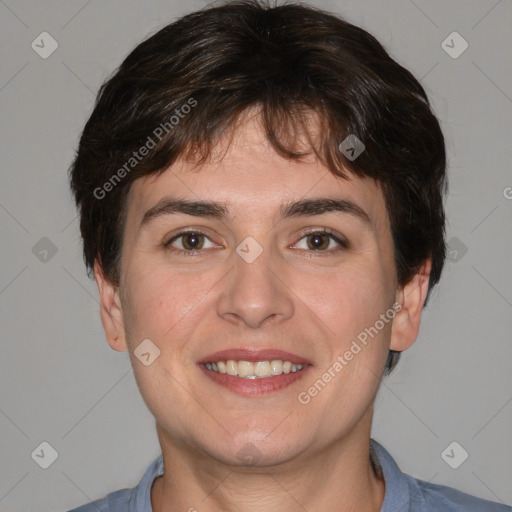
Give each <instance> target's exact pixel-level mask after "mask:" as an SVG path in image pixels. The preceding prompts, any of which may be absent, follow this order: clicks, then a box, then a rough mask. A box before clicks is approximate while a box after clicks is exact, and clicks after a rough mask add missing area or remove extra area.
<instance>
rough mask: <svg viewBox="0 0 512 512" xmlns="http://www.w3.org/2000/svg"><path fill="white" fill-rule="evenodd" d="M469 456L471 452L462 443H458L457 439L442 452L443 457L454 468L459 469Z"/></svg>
mask: <svg viewBox="0 0 512 512" xmlns="http://www.w3.org/2000/svg"><path fill="white" fill-rule="evenodd" d="M468 457H469V453H468V452H467V451H466V450H465V449H464V447H463V446H462V445H460V444H459V443H457V441H453V442H452V443H450V444H449V445H448V446H447V447H446V448H445V449H444V450H443V451H442V452H441V458H442V459H443V460H444V461H445V462H446V464H448V466H450V467H451V468H452V469H457V468H458V467H460V466H462V464H464V462H465V461H466V459H467V458H468Z"/></svg>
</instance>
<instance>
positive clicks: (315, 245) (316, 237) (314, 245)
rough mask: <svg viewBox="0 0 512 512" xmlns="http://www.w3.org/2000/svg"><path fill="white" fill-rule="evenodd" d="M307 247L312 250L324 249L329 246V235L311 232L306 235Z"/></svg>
mask: <svg viewBox="0 0 512 512" xmlns="http://www.w3.org/2000/svg"><path fill="white" fill-rule="evenodd" d="M306 238H307V243H308V248H309V249H311V250H312V251H315V250H324V249H327V248H328V247H329V243H330V241H331V237H330V236H327V235H326V234H324V233H312V234H310V235H307V237H306Z"/></svg>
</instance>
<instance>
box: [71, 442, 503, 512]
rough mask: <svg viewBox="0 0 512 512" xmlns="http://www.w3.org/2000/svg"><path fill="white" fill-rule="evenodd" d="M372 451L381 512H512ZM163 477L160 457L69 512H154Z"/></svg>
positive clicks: (376, 449) (373, 444) (379, 448)
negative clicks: (128, 485) (125, 484)
mask: <svg viewBox="0 0 512 512" xmlns="http://www.w3.org/2000/svg"><path fill="white" fill-rule="evenodd" d="M371 448H372V452H373V454H374V456H375V459H376V460H375V462H376V463H377V465H378V466H380V468H381V471H382V475H383V477H384V481H385V483H386V493H385V496H384V502H383V503H382V508H381V512H512V507H509V506H507V505H503V504H499V503H494V502H492V501H487V500H482V499H480V498H475V497H474V496H470V495H469V494H466V493H463V492H460V491H456V490H455V489H452V488H451V487H446V486H444V485H437V484H430V483H428V482H424V481H422V480H418V479H416V478H413V477H412V476H409V475H406V474H405V473H402V472H401V471H400V469H399V467H398V466H397V464H396V462H395V461H394V459H393V457H391V455H390V454H389V453H388V452H387V451H386V450H385V449H384V448H383V447H382V446H381V445H380V444H379V443H377V441H375V440H373V439H372V440H371ZM163 473H164V462H163V458H162V455H159V456H158V457H157V458H156V459H155V460H154V461H153V462H152V463H151V464H150V466H149V467H148V469H147V470H146V472H145V473H144V476H143V477H142V480H141V481H140V482H139V484H138V485H137V486H136V487H134V488H133V489H122V490H119V491H116V492H113V493H110V494H109V495H108V496H106V497H105V498H103V499H100V500H97V501H94V502H92V503H89V504H87V505H83V506H81V507H78V508H75V509H73V510H70V511H69V512H153V509H152V507H151V486H152V485H153V481H154V480H155V479H156V478H157V477H159V476H161V475H163Z"/></svg>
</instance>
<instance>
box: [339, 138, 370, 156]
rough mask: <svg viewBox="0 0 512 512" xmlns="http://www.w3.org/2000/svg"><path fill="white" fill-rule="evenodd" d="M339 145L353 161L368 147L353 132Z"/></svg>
mask: <svg viewBox="0 0 512 512" xmlns="http://www.w3.org/2000/svg"><path fill="white" fill-rule="evenodd" d="M338 147H339V150H340V151H341V152H342V153H343V154H344V155H345V157H346V158H348V159H349V160H350V161H351V162H353V161H354V160H355V159H356V158H357V157H358V156H359V155H360V154H361V153H362V152H363V151H364V150H365V149H366V146H365V145H364V144H363V143H362V142H361V141H360V140H359V139H358V138H357V137H356V136H355V135H354V134H353V133H351V134H350V135H349V136H348V137H347V138H346V139H345V140H344V141H343V142H341V143H340V145H339V146H338Z"/></svg>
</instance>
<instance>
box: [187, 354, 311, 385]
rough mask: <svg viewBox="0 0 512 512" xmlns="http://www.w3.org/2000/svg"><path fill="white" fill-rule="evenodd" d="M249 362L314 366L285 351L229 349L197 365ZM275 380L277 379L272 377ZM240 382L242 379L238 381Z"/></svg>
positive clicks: (203, 359) (198, 362) (210, 355)
mask: <svg viewBox="0 0 512 512" xmlns="http://www.w3.org/2000/svg"><path fill="white" fill-rule="evenodd" d="M229 359H232V360H233V361H249V362H250V363H256V362H257V361H273V360H281V361H290V362H291V363H292V364H301V365H303V366H304V365H308V366H312V363H311V361H309V360H308V359H305V358H304V357H301V356H299V355H297V354H292V353H291V352H285V351H284V350H277V349H270V348H269V349H241V348H235V349H227V350H220V351H219V352H214V353H213V354H209V355H208V356H206V357H203V358H202V359H201V360H199V361H197V364H204V363H216V362H217V361H228V360H229ZM272 378H275V377H272ZM238 380H240V379H238Z"/></svg>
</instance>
